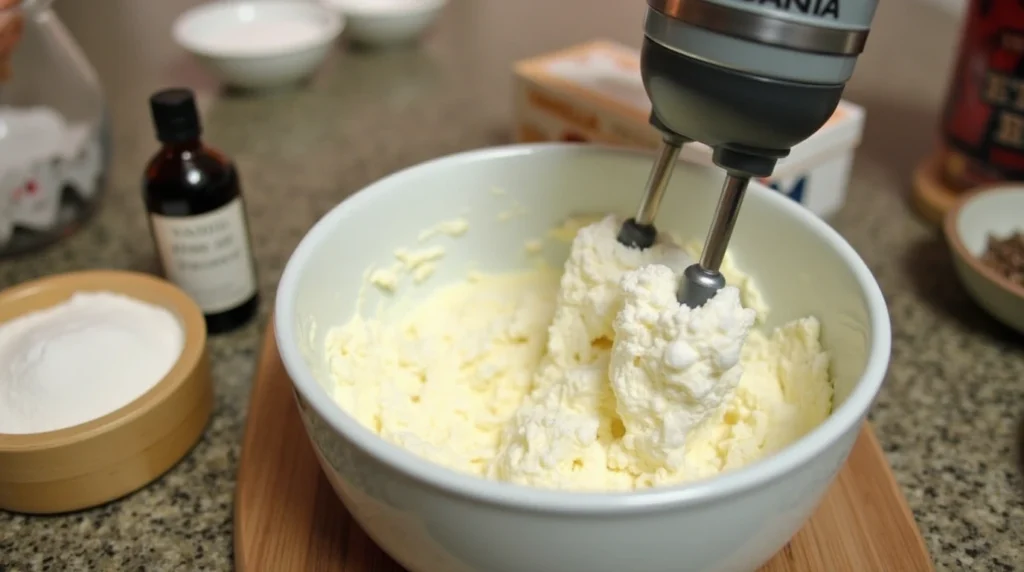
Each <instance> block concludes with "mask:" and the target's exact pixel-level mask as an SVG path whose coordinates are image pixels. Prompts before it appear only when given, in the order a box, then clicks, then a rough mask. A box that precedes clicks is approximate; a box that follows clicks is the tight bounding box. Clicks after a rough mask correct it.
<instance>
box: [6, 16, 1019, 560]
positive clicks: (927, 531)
mask: <svg viewBox="0 0 1024 572" xmlns="http://www.w3.org/2000/svg"><path fill="white" fill-rule="evenodd" d="M185 4H187V3H184V2H138V1H137V0H94V1H90V2H64V3H58V9H59V12H60V13H61V14H62V16H63V17H64V19H65V21H66V23H67V25H68V27H69V28H70V29H71V30H72V32H73V33H75V34H76V36H77V37H78V38H79V39H80V41H81V43H82V45H83V46H84V47H85V50H86V52H87V54H88V55H89V57H90V58H92V60H93V62H94V63H95V65H96V67H97V68H98V71H99V74H100V77H101V79H102V81H103V83H104V86H105V88H106V90H107V94H108V98H109V100H110V105H111V112H112V117H113V120H114V145H115V153H116V157H115V160H114V166H113V171H112V173H111V176H110V184H109V189H108V193H107V195H106V198H105V202H104V205H103V208H102V210H101V211H100V213H99V215H98V216H97V218H96V219H95V220H93V221H92V222H91V223H90V224H89V225H88V226H87V227H86V228H85V229H83V230H82V231H81V232H79V233H78V234H76V235H74V236H72V237H71V238H69V239H67V240H66V241H65V242H63V243H61V244H59V245H57V246H55V247H53V248H51V249H50V250H47V251H45V252H43V253H40V254H37V255H34V256H31V257H28V258H24V259H19V260H16V261H4V262H0V286H8V285H11V284H14V283H16V282H19V281H22V280H26V279H30V278H34V277H38V276H41V275H45V274H50V273H54V272H63V271H68V270H76V269H83V268H92V267H115V268H142V269H151V268H152V267H153V262H152V256H153V251H152V243H151V241H150V239H149V236H148V233H147V231H146V223H145V219H144V218H143V211H142V203H141V199H140V195H139V180H140V170H141V166H142V165H143V163H144V161H145V159H146V158H147V156H148V154H149V153H151V152H152V151H153V149H154V146H155V144H154V142H153V137H152V134H151V129H150V125H149V118H148V110H147V108H146V100H145V98H146V96H147V95H148V94H149V93H150V92H151V91H153V90H155V89H157V88H159V87H162V86H166V85H171V84H185V85H189V86H192V87H194V88H195V89H196V90H197V91H198V92H199V93H200V95H201V107H202V108H203V111H204V117H205V121H206V126H207V129H206V135H207V138H208V140H209V141H210V142H212V143H214V144H215V145H217V146H219V147H221V148H222V149H224V150H226V151H227V152H229V153H230V154H231V155H232V156H233V157H235V158H236V160H237V162H238V164H239V167H240V170H241V174H242V177H243V183H244V185H245V189H246V192H247V196H248V201H249V208H250V216H251V223H252V227H253V230H254V240H255V251H256V256H257V257H258V263H259V271H260V276H261V285H262V292H263V305H262V310H261V312H260V316H259V319H258V320H256V321H254V322H253V323H252V324H250V325H249V326H247V327H245V328H243V329H242V330H240V331H237V332H235V333H231V334H228V335H223V336H220V337H216V338H214V339H213V340H212V341H211V349H212V354H213V360H214V362H213V363H214V366H213V367H214V376H215V379H216V394H217V406H216V411H215V413H214V417H213V420H212V422H211V424H210V426H209V428H208V430H207V432H206V435H205V437H204V438H203V440H202V441H201V443H200V444H199V445H198V446H197V447H196V448H195V450H194V451H193V452H192V453H191V454H190V455H189V456H188V457H187V458H186V459H185V460H184V461H182V462H181V463H180V464H179V465H177V466H176V467H175V468H174V469H172V470H171V471H170V472H169V473H167V474H166V475H165V476H164V477H163V478H161V479H160V480H159V481H157V482H156V483H154V484H152V485H151V486H149V487H148V488H146V489H144V490H142V491H140V492H138V493H136V494H134V495H132V496H130V497H128V498H126V499H123V500H121V501H119V502H116V503H114V504H111V505H109V506H105V507H101V508H97V509H94V510H89V511H85V512H82V513H79V514H73V515H68V516H59V517H47V518H39V517H24V516H15V515H10V514H5V513H0V570H115V569H123V570H128V569H132V570H135V569H139V570H141V569H147V570H167V569H182V570H205V569H210V570H223V569H230V568H231V566H232V554H231V548H232V546H231V530H232V526H231V508H232V494H233V485H234V474H235V469H236V463H237V461H238V457H239V444H240V441H241V434H242V429H243V424H244V420H245V414H246V403H247V395H248V389H249V383H250V378H251V375H252V373H253V364H254V359H255V357H256V355H255V352H256V348H257V342H258V340H259V336H260V332H261V331H262V328H263V327H264V325H265V323H266V319H267V314H268V312H267V309H268V308H269V307H270V303H271V300H272V298H273V294H274V288H275V284H276V282H277V279H278V277H279V276H280V273H281V270H282V267H283V265H284V263H285V261H286V260H287V257H288V254H289V253H290V252H291V250H292V248H294V246H295V245H296V244H297V242H298V240H299V239H300V238H301V236H302V235H303V233H304V232H305V230H306V229H307V228H308V227H309V226H310V225H311V224H312V223H313V222H314V221H315V220H316V219H317V218H318V217H319V216H320V215H322V214H323V213H324V212H326V211H327V210H328V209H329V208H330V207H332V206H333V205H334V204H336V203H337V202H338V201H340V200H342V199H343V198H344V197H345V196H347V195H348V194H350V193H352V192H353V191H355V190H357V189H359V188H360V187H362V186H363V185H365V184H367V183H369V182H371V181H373V180H374V179H376V178H378V177H381V176H383V175H385V174H387V173H389V172H391V171H394V170H396V169H399V168H402V167H406V166H408V165H411V164H414V163H417V162H419V161H422V160H425V159H429V158H431V157H436V156H439V155H444V154H447V153H451V152H455V151H459V150H464V149H470V148H474V147H480V146H485V145H493V144H500V143H504V142H507V141H508V138H509V131H510V129H509V114H510V106H511V101H510V97H509V86H510V71H509V64H510V62H511V61H513V60H515V59H517V58H520V57H524V56H528V55H532V54H536V53H540V52H543V51H547V50H550V49H554V48H558V47H561V46H564V45H568V44H571V43H575V42H578V41H583V40H586V39H590V38H593V37H597V36H604V37H608V38H612V39H616V40H620V41H624V42H627V43H629V44H632V45H638V44H639V40H640V35H639V34H640V23H641V17H642V3H636V2H620V1H617V0H559V2H546V1H542V0H521V1H519V2H502V1H499V0H453V2H452V4H451V5H450V6H449V9H448V11H447V12H446V14H445V16H444V18H443V21H442V22H441V23H440V25H439V26H438V28H437V29H436V31H435V33H434V34H433V35H432V36H431V38H430V39H429V41H428V42H426V44H425V45H424V46H422V47H421V48H420V49H418V50H406V51H398V52H392V53H353V52H345V51H344V50H342V49H341V48H340V47H339V48H338V49H337V50H336V51H335V53H333V54H332V55H331V57H330V59H329V60H328V61H327V62H326V64H325V65H324V68H323V69H322V70H321V71H320V73H319V74H318V76H317V77H316V78H315V80H314V81H313V82H312V83H311V84H310V85H309V86H307V88H306V89H304V90H301V91H295V92H291V93H282V94H278V95H272V96H265V97H259V98H243V97H232V96H228V95H221V94H219V93H218V91H217V89H216V83H215V82H214V81H212V78H211V77H210V76H208V75H207V74H206V73H204V72H203V71H202V70H201V69H199V68H197V67H196V66H195V64H193V63H191V62H190V61H189V60H188V59H187V58H185V57H184V56H183V55H182V54H181V53H180V52H179V51H178V50H177V49H176V48H175V47H174V45H173V44H172V42H171V40H170V37H169V31H168V30H169V26H170V23H171V21H172V20H173V17H174V15H175V14H174V11H176V10H180V9H183V7H184V5H185ZM580 14H585V15H586V17H585V18H580V17H579V15H580ZM957 31H958V23H957V22H956V21H955V20H954V19H953V18H952V17H950V16H949V15H946V14H944V13H941V12H940V11H938V10H937V9H935V8H931V7H930V6H929V5H927V4H924V3H919V2H911V1H907V2H883V3H882V6H881V8H880V9H879V13H878V17H877V19H876V26H875V29H874V30H873V31H872V35H871V40H870V42H869V45H868V50H867V52H866V53H865V54H864V55H863V57H862V58H861V62H860V64H859V67H858V70H857V75H856V77H855V79H854V81H853V82H852V83H851V85H850V86H849V88H848V90H847V97H848V98H849V99H851V100H853V101H856V102H858V103H860V104H862V105H864V106H866V107H867V109H868V118H867V128H866V132H865V135H864V141H863V143H862V145H861V148H860V150H859V152H858V157H857V161H856V164H855V167H854V171H853V181H852V184H851V187H850V190H849V200H848V205H847V207H846V208H845V209H844V210H843V211H842V212H841V213H840V214H839V215H838V216H837V217H836V219H835V221H834V224H835V226H836V227H838V228H839V229H840V230H841V231H842V232H843V234H844V235H845V236H846V237H847V238H848V239H849V240H850V242H851V243H852V244H853V246H854V247H855V248H856V249H857V250H858V251H859V252H860V253H861V255H862V256H863V257H864V258H865V259H866V260H867V262H868V264H869V266H870V267H871V269H872V270H873V271H874V272H875V274H876V276H877V277H878V279H879V281H880V282H881V285H882V289H883V291H884V292H885V295H886V297H887V299H888V302H889V305H890V308H891V312H892V320H893V353H892V365H891V367H890V373H889V378H888V381H887V383H886V385H885V387H884V389H883V390H882V393H881V395H880V397H879V399H878V402H877V405H876V406H875V408H874V411H873V413H872V419H873V421H874V423H875V427H876V430H877V432H878V436H879V438H880V440H881V441H882V443H883V444H884V446H885V449H886V452H887V454H888V458H889V461H890V463H891V464H892V467H893V470H894V472H895V474H896V476H897V478H898V480H899V483H900V484H901V485H902V487H903V489H904V492H905V493H906V496H907V499H908V501H909V503H910V506H911V507H912V509H913V511H914V515H915V516H916V518H917V521H918V523H919V525H920V527H921V530H922V533H923V534H924V537H925V540H926V542H927V545H928V547H929V549H930V551H931V553H932V555H933V558H934V559H935V561H936V565H937V566H938V567H939V568H940V569H950V570H1013V569H1019V568H1024V486H1022V480H1021V477H1020V472H1019V470H1018V466H1017V448H1018V445H1017V443H1018V433H1019V432H1020V429H1021V427H1020V423H1021V417H1022V414H1024V349H1022V340H1021V339H1020V337H1019V336H1015V335H1013V334H1011V333H1010V332H1009V331H1008V330H1007V329H1005V328H1004V327H1002V326H1000V325H999V324H997V323H996V322H994V321H993V320H992V319H990V318H989V317H987V316H986V315H984V314H983V313H982V312H981V311H980V310H979V309H978V308H977V307H976V306H975V305H973V304H972V302H971V301H970V299H969V298H968V297H967V295H966V293H965V292H964V290H963V289H962V288H961V287H960V285H959V284H958V283H957V282H956V279H955V277H954V274H953V269H952V267H951V264H950V261H949V257H948V255H947V252H946V249H945V247H944V245H943V243H942V242H941V240H940V238H939V235H938V234H937V233H936V232H935V231H934V230H932V229H929V228H928V227H926V226H924V225H923V224H922V223H920V222H919V221H918V220H917V219H916V218H915V217H914V216H913V215H912V213H911V212H910V211H909V208H908V207H907V206H906V205H907V202H906V194H907V192H908V190H909V189H908V180H909V178H910V171H911V169H912V167H913V165H914V164H915V162H916V161H917V160H918V159H920V158H921V157H922V156H924V155H925V154H926V153H927V152H928V150H929V148H930V146H931V144H932V140H933V136H934V133H935V126H936V122H937V115H938V109H939V107H940V105H941V100H942V97H943V93H944V91H945V85H946V77H947V70H948V68H949V63H950V60H951V57H952V54H953V52H954V50H955V45H956V36H957Z"/></svg>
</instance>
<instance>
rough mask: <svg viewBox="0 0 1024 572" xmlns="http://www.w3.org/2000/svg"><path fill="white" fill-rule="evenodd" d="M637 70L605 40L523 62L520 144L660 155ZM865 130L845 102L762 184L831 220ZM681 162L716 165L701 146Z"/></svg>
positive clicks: (689, 149)
mask: <svg viewBox="0 0 1024 572" xmlns="http://www.w3.org/2000/svg"><path fill="white" fill-rule="evenodd" d="M639 63H640V52H639V51H638V50H635V49H633V48H629V47H627V46H623V45H620V44H617V43H614V42H609V41H603V40H598V41H594V42H589V43H586V44H582V45H578V46H573V47H571V48H568V49H565V50H560V51H558V52H554V53H550V54H546V55H542V56H539V57H535V58H530V59H527V60H523V61H520V62H517V63H516V64H515V81H514V88H513V89H514V102H515V103H514V105H515V110H514V122H515V138H516V140H518V141H520V142H531V141H534V142H535V141H580V142H599V143H605V144H610V145H625V146H631V147H642V148H651V149H653V148H656V147H657V146H658V145H659V144H660V143H661V136H660V135H659V133H658V131H657V130H656V129H655V128H654V127H652V126H651V125H650V124H649V123H648V117H649V116H650V109H651V107H650V101H649V100H648V99H647V93H646V92H645V91H644V87H643V83H642V81H641V78H640V65H639ZM863 126H864V110H863V109H862V108H861V107H859V106H857V105H855V104H853V103H850V102H848V101H845V100H844V101H842V102H841V103H840V104H839V107H838V108H837V109H836V111H835V113H834V114H833V115H832V118H831V119H829V121H828V122H827V123H826V124H825V125H824V126H822V128H821V129H820V130H818V132H817V133H815V134H814V135H812V136H811V137H810V138H808V139H807V140H806V141H804V142H803V143H801V144H799V145H797V146H796V147H794V148H793V149H792V151H791V153H790V155H789V156H788V157H786V158H785V159H783V160H782V161H779V163H778V165H777V166H776V168H775V173H774V174H773V175H772V177H771V178H770V179H767V180H762V181H761V182H763V183H765V184H767V185H769V186H771V187H773V188H775V189H776V190H778V191H780V192H782V193H784V194H786V195H787V196H789V197H790V198H792V199H793V200H795V201H797V202H799V203H800V204H802V205H804V206H806V207H807V208H808V209H810V210H811V211H812V212H814V213H816V214H817V215H819V216H821V217H828V216H831V215H832V214H834V213H835V212H836V211H837V210H839V209H840V208H841V207H842V206H843V202H844V200H845V198H846V186H847V182H848V180H849V174H850V165H851V163H852V162H853V153H854V151H855V150H856V148H857V145H859V144H860V138H861V132H862V130H863ZM680 157H681V160H684V161H690V162H693V163H698V164H703V165H713V163H712V161H711V149H710V148H708V147H707V146H706V145H703V144H700V143H691V144H689V145H686V146H684V147H683V151H682V153H681V154H680Z"/></svg>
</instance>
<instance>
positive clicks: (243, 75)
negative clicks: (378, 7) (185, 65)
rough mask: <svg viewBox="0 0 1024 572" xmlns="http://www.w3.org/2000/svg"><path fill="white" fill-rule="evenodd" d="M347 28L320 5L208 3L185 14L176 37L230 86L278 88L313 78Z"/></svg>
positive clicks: (242, 0)
mask: <svg viewBox="0 0 1024 572" xmlns="http://www.w3.org/2000/svg"><path fill="white" fill-rule="evenodd" d="M343 25H344V19H343V17H342V16H341V14H339V13H337V12H335V11H333V10H330V9H328V8H326V7H324V6H321V5H320V4H318V3H316V2H294V1H290V0H259V1H246V0H239V1H236V2H208V3H206V4H202V5H200V6H197V7H195V8H192V9H191V10H189V11H187V12H185V13H184V14H182V15H181V16H180V17H179V18H178V19H177V21H176V22H175V23H174V28H173V36H174V40H175V41H176V42H177V43H178V45H180V46H181V47H183V48H184V49H185V50H187V51H189V52H190V53H192V55H194V56H195V57H197V58H198V59H199V60H200V61H202V62H203V63H204V64H206V66H207V67H209V68H210V69H212V70H213V71H214V72H215V73H217V74H218V75H219V76H220V77H221V79H222V80H223V81H224V82H226V83H227V84H229V85H231V86H233V87H238V88H243V89H252V90H258V89H275V88H282V87H287V86H290V85H294V84H297V83H300V82H301V81H303V80H305V79H306V78H308V77H310V76H311V75H312V74H313V73H314V72H315V71H316V70H317V68H319V67H320V64H321V63H322V62H323V60H324V57H325V56H326V55H327V52H328V51H329V50H330V48H331V46H332V44H333V42H334V40H335V39H336V38H337V37H338V35H339V34H340V33H341V30H342V27H343Z"/></svg>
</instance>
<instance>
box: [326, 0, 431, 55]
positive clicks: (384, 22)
mask: <svg viewBox="0 0 1024 572" xmlns="http://www.w3.org/2000/svg"><path fill="white" fill-rule="evenodd" d="M321 2H323V3H324V4H325V5H327V6H329V7H331V8H332V9H334V10H336V11H338V12H339V13H341V14H343V15H344V16H345V21H346V22H347V25H346V29H345V36H346V37H348V38H349V39H350V40H352V41H353V42H355V43H357V44H362V45H364V46H369V47H385V46H393V45H401V44H409V43H412V42H414V41H416V40H418V39H419V38H420V37H422V36H423V34H424V33H425V32H426V31H427V29H428V28H429V27H430V26H431V25H432V24H433V23H434V22H435V21H436V20H437V18H438V16H440V15H441V12H442V10H444V7H445V6H446V5H447V4H448V0H321Z"/></svg>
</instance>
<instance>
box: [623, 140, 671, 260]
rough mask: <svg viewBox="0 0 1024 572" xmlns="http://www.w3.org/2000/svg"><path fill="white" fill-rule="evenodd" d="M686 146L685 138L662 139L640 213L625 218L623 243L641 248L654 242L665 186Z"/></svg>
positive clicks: (641, 202) (648, 179) (647, 246)
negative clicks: (683, 139) (655, 220)
mask: <svg viewBox="0 0 1024 572" xmlns="http://www.w3.org/2000/svg"><path fill="white" fill-rule="evenodd" d="M682 146H683V142H682V141H680V140H678V139H675V138H668V137H666V138H664V139H662V142H661V149H660V151H659V152H658V157H657V158H656V159H655V160H654V166H653V167H651V174H650V175H648V176H647V185H646V186H645V187H644V195H643V198H641V199H640V208H638V209H637V211H636V217H634V218H631V219H629V220H627V221H626V222H624V223H623V224H622V229H621V230H619V242H621V243H622V244H624V245H626V246H629V247H633V248H641V249H643V248H649V247H651V246H652V245H653V244H654V241H655V239H656V238H657V237H658V231H657V230H656V229H655V228H654V218H655V217H656V216H657V215H658V208H659V207H660V206H661V199H662V197H664V196H665V189H667V188H668V183H669V181H670V180H671V179H672V171H673V169H675V166H676V161H677V160H678V159H679V150H680V149H682Z"/></svg>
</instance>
